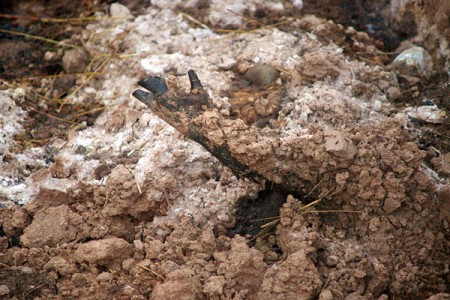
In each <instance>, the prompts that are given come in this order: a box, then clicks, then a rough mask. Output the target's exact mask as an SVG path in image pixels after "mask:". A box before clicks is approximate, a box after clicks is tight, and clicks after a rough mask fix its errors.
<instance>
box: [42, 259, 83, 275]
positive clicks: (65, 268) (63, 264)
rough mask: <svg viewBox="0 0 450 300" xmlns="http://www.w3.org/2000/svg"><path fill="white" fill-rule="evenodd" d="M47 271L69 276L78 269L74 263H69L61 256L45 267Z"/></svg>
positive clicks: (51, 260)
mask: <svg viewBox="0 0 450 300" xmlns="http://www.w3.org/2000/svg"><path fill="white" fill-rule="evenodd" d="M44 270H45V271H47V272H48V271H56V272H58V273H59V274H61V275H64V276H67V275H69V274H73V273H75V272H76V270H77V268H76V267H75V264H74V263H70V262H68V261H67V260H66V259H65V258H63V257H61V256H55V257H52V258H50V260H49V261H48V262H47V263H46V264H45V265H44Z"/></svg>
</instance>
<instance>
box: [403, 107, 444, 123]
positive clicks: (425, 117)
mask: <svg viewBox="0 0 450 300" xmlns="http://www.w3.org/2000/svg"><path fill="white" fill-rule="evenodd" d="M406 114H407V116H408V117H409V118H410V119H411V120H414V121H422V122H426V123H432V124H441V123H443V122H444V121H445V120H446V119H447V114H446V112H445V111H444V110H442V109H439V108H438V107H437V106H436V105H426V106H419V107H415V108H410V109H408V110H407V111H406Z"/></svg>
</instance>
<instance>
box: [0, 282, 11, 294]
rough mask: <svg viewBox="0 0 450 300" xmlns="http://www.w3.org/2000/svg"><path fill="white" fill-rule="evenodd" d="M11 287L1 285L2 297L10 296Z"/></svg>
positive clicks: (0, 292)
mask: <svg viewBox="0 0 450 300" xmlns="http://www.w3.org/2000/svg"><path fill="white" fill-rule="evenodd" d="M9 292H10V291H9V287H8V286H6V285H4V284H2V285H0V296H6V295H8V294H9Z"/></svg>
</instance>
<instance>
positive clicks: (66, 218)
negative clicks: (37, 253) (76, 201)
mask: <svg viewBox="0 0 450 300" xmlns="http://www.w3.org/2000/svg"><path fill="white" fill-rule="evenodd" d="M80 218H81V217H80V216H79V215H78V214H76V213H74V212H73V211H72V210H71V209H70V208H69V207H68V206H67V205H60V206H58V207H49V208H44V209H41V210H39V211H38V212H37V213H36V214H35V215H34V219H33V222H32V223H31V224H30V225H29V226H28V227H26V228H25V230H24V234H23V235H22V236H21V237H20V241H21V242H22V244H23V245H24V246H25V247H28V248H31V247H44V246H50V247H52V246H56V245H57V244H59V243H62V242H66V243H67V242H71V241H73V240H75V239H77V235H78V233H79V232H78V229H77V226H76V224H78V221H79V219H80Z"/></svg>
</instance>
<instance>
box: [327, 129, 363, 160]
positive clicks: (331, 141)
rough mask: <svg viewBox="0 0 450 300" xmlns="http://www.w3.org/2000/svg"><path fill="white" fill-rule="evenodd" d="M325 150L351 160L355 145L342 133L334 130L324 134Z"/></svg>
mask: <svg viewBox="0 0 450 300" xmlns="http://www.w3.org/2000/svg"><path fill="white" fill-rule="evenodd" d="M325 149H326V150H327V151H328V152H331V153H333V154H334V155H336V156H338V157H341V158H345V159H352V158H353V156H354V155H355V154H356V147H355V145H353V143H352V142H351V141H350V140H349V139H346V138H345V136H344V134H343V133H342V132H340V131H338V130H334V129H329V130H327V131H326V132H325Z"/></svg>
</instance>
